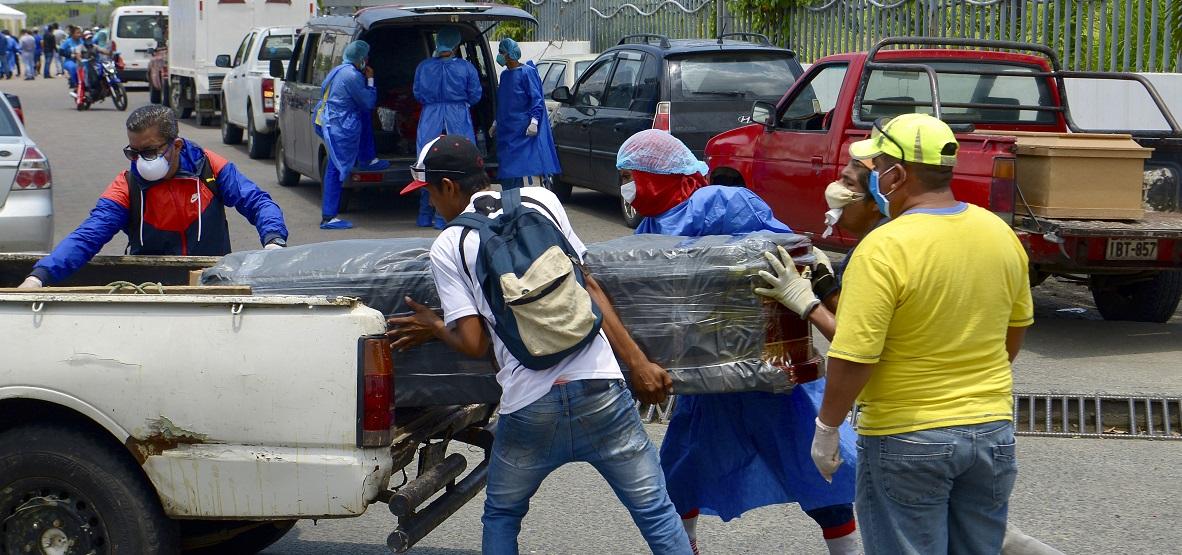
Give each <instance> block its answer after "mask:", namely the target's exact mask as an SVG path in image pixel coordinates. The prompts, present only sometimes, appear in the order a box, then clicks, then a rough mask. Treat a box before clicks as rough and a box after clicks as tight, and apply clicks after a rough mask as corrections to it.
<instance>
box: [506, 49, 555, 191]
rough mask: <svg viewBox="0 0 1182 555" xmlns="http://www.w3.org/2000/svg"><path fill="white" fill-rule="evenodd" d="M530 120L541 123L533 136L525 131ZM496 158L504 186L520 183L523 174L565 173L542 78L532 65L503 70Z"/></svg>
mask: <svg viewBox="0 0 1182 555" xmlns="http://www.w3.org/2000/svg"><path fill="white" fill-rule="evenodd" d="M530 119H535V120H537V122H538V134H537V135H534V136H533V137H530V136H528V135H526V134H525V131H526V127H528V126H529V123H530ZM497 161H498V163H499V164H500V167H499V168H498V170H497V177H498V178H499V179H500V180H501V186H502V187H509V188H512V187H513V184H516V185H517V186H521V185H522V180H521V179H520V178H523V177H532V176H539V177H543V176H551V175H555V174H559V173H562V168H561V166H559V164H558V152H557V151H556V150H555V147H554V136H553V134H551V131H550V117H549V115H548V114H547V112H546V99H545V97H544V96H543V95H542V79H541V77H539V76H538V70H537V69H536V68H535V67H534V66H532V65H529V64H526V65H521V66H517V67H516V68H512V69H506V70H505V71H502V72H501V83H500V86H499V88H498V89H497ZM511 183H512V184H511Z"/></svg>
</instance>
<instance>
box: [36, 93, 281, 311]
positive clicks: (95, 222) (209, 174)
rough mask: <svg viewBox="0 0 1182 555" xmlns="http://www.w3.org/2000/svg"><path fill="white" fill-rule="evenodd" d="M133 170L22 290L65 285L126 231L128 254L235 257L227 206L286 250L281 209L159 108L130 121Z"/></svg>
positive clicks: (270, 244)
mask: <svg viewBox="0 0 1182 555" xmlns="http://www.w3.org/2000/svg"><path fill="white" fill-rule="evenodd" d="M127 138H128V142H129V144H128V145H127V147H125V148H124V149H123V152H124V154H125V155H126V156H127V159H128V160H131V162H132V163H131V168H130V169H128V170H126V171H124V172H122V173H120V174H119V175H118V176H116V177H115V180H114V181H112V182H111V184H110V185H109V186H108V187H107V190H106V192H104V193H103V194H102V196H101V197H99V200H98V203H97V204H96V205H95V207H94V209H93V210H91V211H90V216H89V217H88V218H86V221H84V222H82V225H79V226H78V228H77V229H75V230H74V231H73V232H72V233H70V235H69V236H68V237H66V238H65V240H63V241H62V242H61V243H59V244H58V245H57V247H56V248H54V249H53V252H52V253H50V254H49V256H46V257H45V258H42V259H41V261H39V262H38V263H37V264H36V265H35V266H34V267H33V271H32V272H31V273H30V275H29V277H28V278H27V279H25V282H24V283H22V284H21V286H22V287H40V286H42V285H44V284H51V283H57V282H60V281H62V280H64V279H66V278H68V277H69V276H70V275H71V274H73V273H74V272H76V271H77V270H78V269H79V268H81V267H82V266H83V265H84V264H86V263H87V262H89V261H90V259H91V258H93V257H94V255H95V254H97V253H98V252H99V251H100V250H102V248H103V246H104V245H106V244H107V242H109V241H110V240H111V239H113V238H114V237H115V234H116V233H118V232H120V231H122V232H123V233H125V234H126V235H127V238H128V246H127V252H128V253H129V254H137V255H177V256H222V255H225V254H227V253H229V252H230V250H231V249H230V233H229V226H228V224H227V223H226V211H225V208H226V207H227V206H229V207H233V208H235V209H237V210H238V212H239V213H240V214H242V215H243V216H245V217H246V219H247V220H249V221H250V223H251V224H252V225H254V226H255V227H256V228H257V229H258V232H259V242H260V243H261V244H262V245H263V247H264V248H268V249H273V248H281V247H284V246H286V245H287V226H286V225H285V224H284V222H283V212H282V211H281V210H280V209H279V206H278V205H276V204H275V201H273V200H271V195H269V194H267V192H266V191H263V190H262V189H259V188H258V186H257V185H255V184H254V182H252V181H251V180H250V179H249V178H247V177H246V176H245V175H243V174H242V173H241V172H239V171H238V168H236V167H235V166H234V164H232V163H230V162H228V161H226V159H225V158H222V157H221V156H218V155H217V154H214V153H213V152H210V151H208V150H205V149H203V148H201V147H200V146H198V145H197V144H195V143H193V142H191V141H187V140H185V139H182V138H180V137H179V136H178V132H177V123H176V117H175V116H173V114H172V111H171V110H170V109H168V108H166V107H163V106H159V105H150V106H144V107H142V108H139V109H137V110H135V111H134V112H132V113H131V115H130V116H129V117H128V118H127Z"/></svg>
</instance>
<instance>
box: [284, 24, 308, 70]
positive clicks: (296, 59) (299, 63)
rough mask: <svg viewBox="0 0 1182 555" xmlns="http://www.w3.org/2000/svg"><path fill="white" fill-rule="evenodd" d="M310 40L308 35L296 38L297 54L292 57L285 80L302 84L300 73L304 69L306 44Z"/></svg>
mask: <svg viewBox="0 0 1182 555" xmlns="http://www.w3.org/2000/svg"><path fill="white" fill-rule="evenodd" d="M307 40H308V35H304V34H301V35H299V36H298V38H296V43H295V53H294V54H293V55H292V57H291V63H290V64H288V66H287V73H286V74H285V75H284V78H285V79H287V80H288V81H293V82H300V81H301V79H300V71H301V70H302V69H303V68H304V43H305V41H307Z"/></svg>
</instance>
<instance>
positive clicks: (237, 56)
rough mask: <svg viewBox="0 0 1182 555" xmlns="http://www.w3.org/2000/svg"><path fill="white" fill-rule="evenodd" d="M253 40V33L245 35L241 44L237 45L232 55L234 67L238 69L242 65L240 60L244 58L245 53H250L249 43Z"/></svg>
mask: <svg viewBox="0 0 1182 555" xmlns="http://www.w3.org/2000/svg"><path fill="white" fill-rule="evenodd" d="M252 39H254V33H250V34H249V35H246V37H244V38H243V39H242V43H241V44H239V45H238V51H236V52H235V53H234V63H233V65H234V67H238V66H239V65H240V64H241V63H242V59H243V58H245V57H246V55H247V52H250V42H251V40H252Z"/></svg>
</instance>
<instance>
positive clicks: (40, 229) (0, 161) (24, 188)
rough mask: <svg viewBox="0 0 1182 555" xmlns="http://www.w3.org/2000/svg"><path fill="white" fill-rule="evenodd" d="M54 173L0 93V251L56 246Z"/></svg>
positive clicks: (39, 250) (46, 249) (42, 250)
mask: <svg viewBox="0 0 1182 555" xmlns="http://www.w3.org/2000/svg"><path fill="white" fill-rule="evenodd" d="M52 185H53V174H52V173H51V172H50V170H49V159H48V158H46V157H45V154H43V153H42V152H41V150H40V149H38V148H37V145H36V143H34V142H33V139H30V138H29V136H28V135H27V134H26V133H25V127H24V125H23V124H22V123H21V121H20V118H19V117H18V116H17V114H16V113H15V112H14V110H13V106H12V103H11V102H9V100H8V99H7V98H6V95H0V252H48V251H49V249H50V248H51V247H52V246H53V191H52V190H51V189H50V187H51V186H52Z"/></svg>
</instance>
